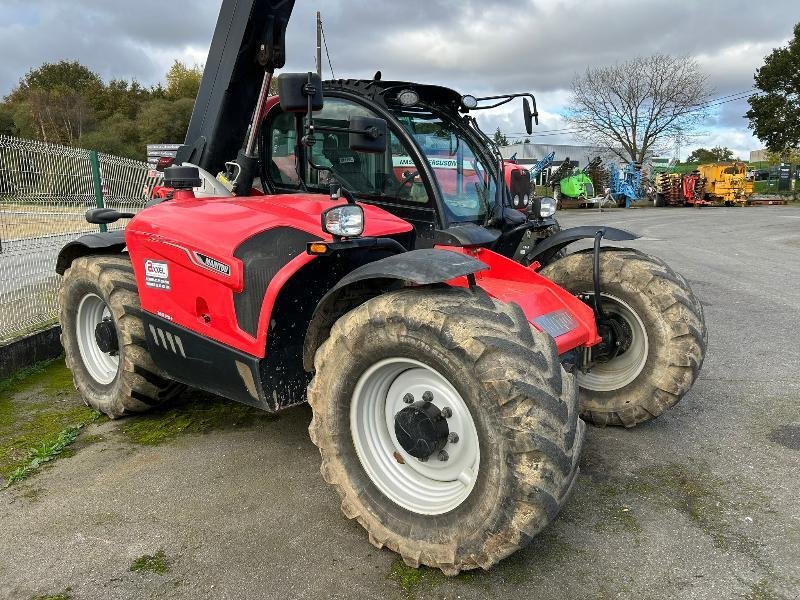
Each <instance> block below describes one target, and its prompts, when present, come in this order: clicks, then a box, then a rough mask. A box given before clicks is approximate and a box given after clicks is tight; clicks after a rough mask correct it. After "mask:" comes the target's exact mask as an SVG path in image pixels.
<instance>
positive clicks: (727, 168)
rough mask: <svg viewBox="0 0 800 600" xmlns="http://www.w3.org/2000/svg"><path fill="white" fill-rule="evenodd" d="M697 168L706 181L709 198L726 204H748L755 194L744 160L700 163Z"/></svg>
mask: <svg viewBox="0 0 800 600" xmlns="http://www.w3.org/2000/svg"><path fill="white" fill-rule="evenodd" d="M697 170H698V171H699V172H700V177H701V178H704V179H705V181H706V186H705V194H706V197H707V198H708V200H711V201H716V202H724V203H725V205H726V206H730V205H731V204H734V203H736V202H738V203H741V204H746V203H747V200H748V198H749V197H750V196H751V195H752V194H753V182H752V181H749V180H748V179H747V166H746V165H745V164H744V163H743V162H735V163H716V164H710V165H699V166H698V167H697Z"/></svg>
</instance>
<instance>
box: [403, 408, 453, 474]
mask: <svg viewBox="0 0 800 600" xmlns="http://www.w3.org/2000/svg"><path fill="white" fill-rule="evenodd" d="M394 433H395V435H396V436H397V441H398V442H399V443H400V446H401V447H402V448H403V450H405V451H406V452H408V453H409V454H410V455H411V456H413V457H414V458H418V459H420V460H427V459H428V458H429V457H430V456H431V455H433V454H435V453H438V452H439V451H440V450H442V449H444V447H445V446H446V445H447V441H448V437H449V435H450V429H449V427H448V426H447V419H446V418H445V416H444V415H443V414H442V411H441V410H439V408H438V407H437V406H436V405H435V404H433V403H432V402H425V401H418V402H415V403H414V404H412V405H411V406H407V407H405V408H404V409H403V410H401V411H400V412H398V413H397V414H396V415H395V417H394Z"/></svg>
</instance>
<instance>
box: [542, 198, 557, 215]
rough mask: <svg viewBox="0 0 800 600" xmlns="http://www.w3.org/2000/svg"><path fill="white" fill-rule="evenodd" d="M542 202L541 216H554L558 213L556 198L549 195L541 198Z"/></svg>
mask: <svg viewBox="0 0 800 600" xmlns="http://www.w3.org/2000/svg"><path fill="white" fill-rule="evenodd" d="M539 200H540V202H541V205H540V208H539V216H540V217H552V216H553V215H554V214H556V200H555V198H548V197H547V196H545V197H543V198H540V199H539Z"/></svg>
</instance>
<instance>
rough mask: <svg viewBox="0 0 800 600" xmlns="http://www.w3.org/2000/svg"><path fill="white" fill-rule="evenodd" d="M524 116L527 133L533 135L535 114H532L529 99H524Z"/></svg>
mask: <svg viewBox="0 0 800 600" xmlns="http://www.w3.org/2000/svg"><path fill="white" fill-rule="evenodd" d="M522 114H523V115H524V116H525V131H527V132H528V135H531V134H532V133H533V113H532V112H531V103H530V102H528V99H527V98H523V99H522Z"/></svg>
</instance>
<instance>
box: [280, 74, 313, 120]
mask: <svg viewBox="0 0 800 600" xmlns="http://www.w3.org/2000/svg"><path fill="white" fill-rule="evenodd" d="M278 96H280V99H281V109H283V110H284V111H286V112H294V113H298V112H299V113H304V112H307V111H308V99H309V97H310V98H311V110H312V111H316V110H322V105H323V97H322V80H321V79H320V78H319V76H318V75H317V74H316V73H281V74H280V75H279V76H278Z"/></svg>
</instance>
